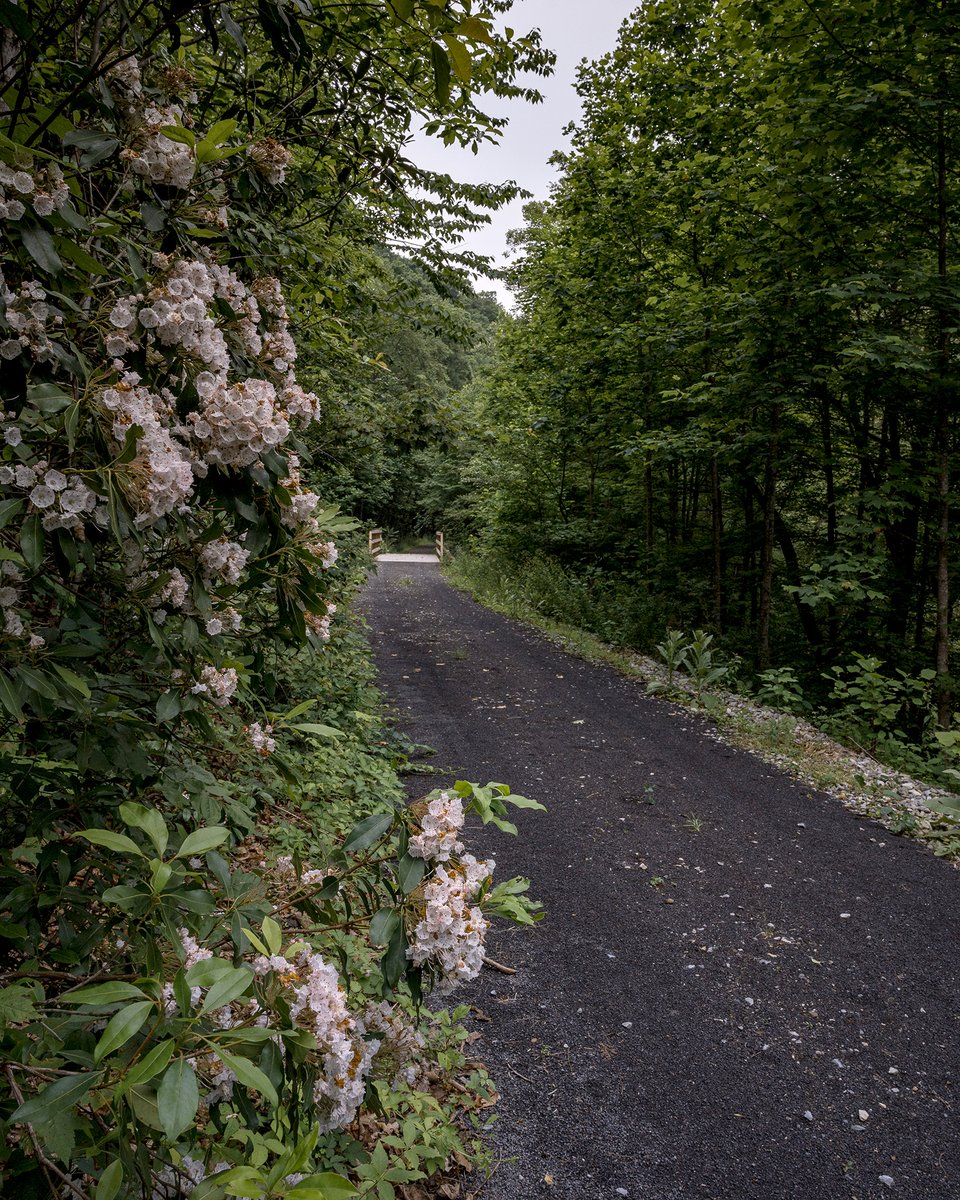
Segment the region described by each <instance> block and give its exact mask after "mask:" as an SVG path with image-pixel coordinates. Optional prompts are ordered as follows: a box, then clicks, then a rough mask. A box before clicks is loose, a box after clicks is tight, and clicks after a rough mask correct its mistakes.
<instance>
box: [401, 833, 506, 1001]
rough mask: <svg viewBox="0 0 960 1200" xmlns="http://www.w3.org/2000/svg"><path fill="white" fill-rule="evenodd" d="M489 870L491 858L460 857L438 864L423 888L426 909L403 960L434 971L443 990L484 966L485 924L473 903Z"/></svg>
mask: <svg viewBox="0 0 960 1200" xmlns="http://www.w3.org/2000/svg"><path fill="white" fill-rule="evenodd" d="M494 866H495V864H494V862H493V860H492V859H488V860H487V861H485V862H478V861H477V860H476V859H475V858H474V857H473V855H472V854H465V855H464V856H463V857H462V858H461V859H460V860H459V861H457V862H451V863H449V864H448V866H447V867H442V866H438V867H437V868H436V870H435V872H434V874H433V876H432V877H431V879H430V880H429V881H428V882H427V883H426V884H425V886H424V889H423V900H424V905H425V911H424V915H423V917H422V919H421V920H420V921H419V922H418V923H417V925H416V927H415V929H414V931H413V938H412V940H411V942H410V946H409V947H408V949H407V957H408V958H409V959H410V960H411V962H413V963H416V964H417V965H418V966H419V965H422V964H423V963H429V964H430V965H431V966H435V967H436V968H438V969H439V972H440V990H441V991H442V992H449V991H452V990H453V988H454V987H456V986H457V984H458V983H463V982H465V981H466V980H469V979H474V978H475V977H476V976H477V975H478V974H479V972H480V968H481V967H482V966H483V942H484V938H485V936H486V932H487V920H486V918H485V917H484V915H483V913H482V912H481V911H480V909H479V908H478V907H477V906H476V904H475V903H474V901H475V900H476V896H477V893H478V892H479V890H480V888H481V887H482V885H483V883H484V881H485V880H486V879H487V878H488V877H489V876H490V875H491V874H492V872H493V868H494Z"/></svg>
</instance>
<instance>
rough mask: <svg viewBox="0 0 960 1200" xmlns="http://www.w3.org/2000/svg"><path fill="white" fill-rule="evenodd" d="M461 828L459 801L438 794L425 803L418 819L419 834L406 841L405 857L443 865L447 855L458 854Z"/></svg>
mask: <svg viewBox="0 0 960 1200" xmlns="http://www.w3.org/2000/svg"><path fill="white" fill-rule="evenodd" d="M462 828H463V801H462V800H461V799H460V797H459V796H457V795H451V794H450V793H449V792H441V793H440V794H439V796H434V798H433V799H432V800H430V801H429V802H428V803H427V807H426V809H425V811H424V812H423V815H422V816H421V817H420V832H419V833H418V834H415V835H414V836H413V837H412V838H411V839H410V844H409V846H408V847H407V851H408V853H410V854H412V855H413V857H414V858H426V859H434V860H436V861H437V862H447V861H448V860H449V859H450V857H451V855H454V854H462V853H463V850H464V846H463V842H461V841H460V839H459V836H458V835H459V833H460V830H461V829H462Z"/></svg>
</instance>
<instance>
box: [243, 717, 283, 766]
mask: <svg viewBox="0 0 960 1200" xmlns="http://www.w3.org/2000/svg"><path fill="white" fill-rule="evenodd" d="M246 730H247V737H248V738H249V739H250V745H251V746H253V748H254V750H256V752H257V753H258V754H260V755H262V756H263V757H264V758H266V757H267V756H268V755H270V754H272V753H273V752H274V750H276V748H277V743H276V741H275V739H274V738H273V737H272V734H273V726H272V725H261V724H260V722H259V721H251V723H250V724H249V725H247V726H246Z"/></svg>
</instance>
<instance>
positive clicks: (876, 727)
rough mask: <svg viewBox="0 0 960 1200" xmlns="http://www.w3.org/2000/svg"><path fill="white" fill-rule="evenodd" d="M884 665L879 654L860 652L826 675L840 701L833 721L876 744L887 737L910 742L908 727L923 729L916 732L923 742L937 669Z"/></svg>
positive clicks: (868, 743)
mask: <svg viewBox="0 0 960 1200" xmlns="http://www.w3.org/2000/svg"><path fill="white" fill-rule="evenodd" d="M882 665H883V664H882V663H881V661H880V659H878V658H873V657H870V656H868V655H859V654H858V655H856V656H855V657H854V658H853V660H852V661H851V662H849V663H847V664H846V665H845V666H837V667H834V668H832V670H831V671H830V673H829V674H828V675H826V676H824V678H826V679H827V680H828V681H829V682H830V683H831V684H832V688H831V691H830V696H829V699H830V700H831V701H832V702H833V704H834V705H835V706H836V707H835V712H834V713H833V714H832V715H831V721H832V722H833V724H834V725H835V726H836V727H838V728H841V729H843V730H844V732H845V733H846V734H847V736H849V737H854V738H856V739H857V740H859V741H860V742H861V743H862V744H865V745H866V746H867V747H868V748H869V749H871V750H875V749H876V748H877V745H878V743H879V742H881V741H886V742H891V743H895V742H903V743H905V742H907V741H908V740H909V737H908V736H906V735H905V733H904V732H903V731H906V730H910V729H919V736H915V738H914V740H915V741H916V742H917V743H919V742H920V741H921V740H922V739H923V736H924V735H925V734H926V733H927V732H928V731H929V729H930V726H931V725H932V683H933V679H934V672H933V671H932V670H926V671H923V672H921V675H920V677H919V678H914V677H911V676H908V675H906V674H905V673H904V672H903V671H897V672H895V674H893V675H886V674H884V673H883V672H882V671H881V670H880V668H881V666H882Z"/></svg>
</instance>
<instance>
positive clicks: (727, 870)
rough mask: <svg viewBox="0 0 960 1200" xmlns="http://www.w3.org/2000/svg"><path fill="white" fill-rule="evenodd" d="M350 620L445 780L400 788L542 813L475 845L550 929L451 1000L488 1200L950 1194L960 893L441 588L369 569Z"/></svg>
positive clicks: (878, 839) (957, 1173)
mask: <svg viewBox="0 0 960 1200" xmlns="http://www.w3.org/2000/svg"><path fill="white" fill-rule="evenodd" d="M363 605H364V608H365V609H366V612H367V615H368V619H369V621H370V624H371V627H372V632H373V638H374V646H375V652H376V657H377V661H378V664H379V668H380V671H381V685H382V687H383V688H384V690H385V691H386V693H387V696H388V698H389V700H390V702H391V703H392V704H393V705H394V706H395V707H396V709H397V710H398V715H399V720H400V724H401V726H402V728H403V729H404V731H405V732H406V733H407V735H408V736H409V737H410V738H411V739H412V740H414V741H415V742H418V743H424V744H426V745H429V746H431V747H433V748H434V749H435V750H436V752H437V754H436V757H435V758H432V759H429V760H427V761H429V762H431V763H433V764H434V765H436V766H438V767H440V768H442V770H443V772H444V774H443V776H435V777H429V776H428V777H413V779H412V780H411V790H412V791H413V792H414V793H421V792H424V791H426V790H428V789H429V788H431V787H434V786H440V785H442V784H443V783H445V782H449V781H450V780H451V779H453V778H467V779H472V780H476V781H478V782H486V781H487V780H488V779H496V780H502V781H504V782H507V783H509V784H510V786H511V787H512V788H513V790H514V791H517V792H520V793H522V794H525V795H528V796H532V797H535V798H536V799H539V800H541V801H543V802H544V803H545V804H547V805H548V808H549V811H548V812H547V813H546V814H544V813H521V814H520V815H519V821H518V823H519V824H520V826H521V836H520V838H518V839H512V838H506V837H503V836H502V835H499V834H496V833H495V832H492V833H488V832H487V831H483V832H480V831H476V832H474V833H473V834H472V835H471V838H470V843H471V849H472V850H473V851H474V852H475V853H478V854H480V853H490V854H493V856H494V857H495V858H496V859H497V863H498V869H497V876H498V878H501V879H503V878H507V877H508V876H509V875H513V874H523V875H529V876H530V877H531V878H532V879H533V883H534V886H533V893H534V894H535V895H537V896H538V897H540V898H541V899H542V900H544V901H545V903H546V905H547V912H548V916H547V919H546V920H545V921H544V922H542V923H541V924H540V925H539V926H537V928H536V929H534V930H532V931H531V930H514V929H505V930H497V931H496V932H495V933H493V934H492V935H491V940H490V954H491V956H492V957H493V958H495V959H497V960H499V961H501V962H504V963H509V964H510V965H512V966H514V967H516V968H517V974H516V975H513V976H506V975H503V974H500V973H497V972H494V971H491V970H485V971H484V972H483V974H482V976H481V977H480V979H478V980H477V981H476V983H475V984H474V985H472V987H471V989H470V990H469V992H468V993H467V994H466V996H465V998H466V999H467V1000H469V1001H471V1002H472V1003H474V1004H475V1005H476V1006H477V1008H478V1009H480V1010H481V1011H482V1013H483V1014H485V1015H487V1016H489V1018H490V1021H489V1023H483V1024H480V1025H478V1028H480V1029H482V1031H483V1041H482V1042H481V1043H480V1053H481V1056H482V1057H483V1058H484V1059H485V1060H486V1061H487V1062H488V1064H489V1066H490V1069H491V1072H492V1074H493V1075H494V1078H495V1079H496V1080H497V1083H498V1086H499V1088H500V1092H501V1097H502V1098H501V1102H500V1104H499V1105H498V1108H497V1111H498V1112H499V1121H498V1123H497V1124H496V1126H495V1127H494V1131H495V1136H496V1145H497V1151H498V1154H499V1156H501V1158H502V1159H503V1161H502V1163H501V1165H500V1166H499V1167H498V1169H497V1170H496V1172H495V1173H494V1175H493V1178H492V1180H491V1181H490V1183H489V1184H488V1185H487V1187H486V1189H485V1190H484V1191H483V1196H484V1197H485V1198H486V1200H526V1198H527V1197H546V1196H552V1197H556V1198H558V1200H574V1198H576V1200H601V1198H602V1200H607V1198H611V1200H615V1198H616V1197H622V1196H627V1197H633V1198H635V1200H681V1198H682V1200H687V1198H690V1200H693V1198H706V1200H721V1198H723V1200H874V1198H877V1200H879V1198H881V1197H896V1196H899V1197H902V1198H904V1200H957V1198H958V1197H960V1134H958V1114H957V1099H958V1097H957V1088H958V1078H960V1038H958V1032H960V1031H958V1023H960V1005H958V995H960V993H958V976H960V970H958V967H960V961H958V960H960V955H958V937H957V934H958V921H960V872H958V871H956V870H954V869H952V868H951V867H949V866H947V865H946V864H944V863H942V862H940V861H939V860H937V859H935V858H934V857H933V856H932V855H930V854H929V853H928V852H926V851H924V850H923V849H921V848H920V847H919V846H917V845H915V844H913V843H911V842H909V841H906V840H904V839H899V838H895V837H892V836H891V835H889V834H887V833H886V832H885V831H884V830H882V829H880V828H879V827H875V826H873V825H872V824H871V823H869V822H867V821H864V820H863V819H860V818H857V817H855V816H853V815H851V814H850V813H848V812H847V811H846V810H844V809H843V808H842V807H841V806H840V805H839V803H838V802H837V801H835V800H833V799H831V798H829V797H826V796H823V795H821V794H819V793H816V792H811V790H810V789H809V788H807V787H805V786H803V785H800V784H797V783H794V782H793V781H791V780H789V779H788V778H786V777H785V776H783V775H781V774H779V773H778V772H777V771H775V770H774V769H773V768H772V767H769V766H767V765H766V764H764V763H762V762H760V761H759V760H757V759H755V758H753V757H752V756H751V755H749V754H747V753H745V752H742V751H738V750H734V749H731V748H730V747H727V746H723V745H721V744H719V743H718V742H716V741H715V740H713V739H712V738H711V737H710V736H709V731H708V728H707V726H706V725H703V724H701V723H700V722H698V721H696V720H694V719H693V718H691V717H690V716H689V715H688V714H686V713H685V712H683V711H682V710H680V709H677V708H675V707H674V706H672V705H670V704H668V703H666V702H664V701H658V700H653V699H650V698H648V697H647V696H646V695H645V693H644V691H643V688H642V686H639V685H637V684H636V683H633V682H631V681H629V680H626V679H623V678H622V677H620V676H619V675H617V674H616V673H615V672H614V671H613V670H611V669H609V668H607V667H603V666H593V665H590V664H588V663H585V662H582V661H580V660H578V659H575V658H572V657H570V656H569V655H567V654H565V653H564V652H562V651H561V650H559V649H558V648H557V647H555V646H554V645H552V644H551V643H550V642H549V641H547V640H546V639H544V638H543V637H541V636H540V635H539V634H537V633H535V632H533V631H531V630H529V629H526V628H525V627H523V626H521V625H519V624H518V623H516V622H513V621H510V620H508V619H506V618H504V617H501V616H498V615H496V614H494V613H491V612H489V611H487V610H486V609H484V608H482V607H480V606H479V605H478V604H476V603H475V602H474V601H472V600H470V599H469V598H467V597H465V596H463V595H461V594H460V593H458V592H456V591H455V590H453V589H452V588H451V587H449V585H447V584H446V583H445V582H444V581H443V579H442V578H441V577H440V575H439V572H438V571H437V568H436V567H435V566H432V565H430V564H427V563H413V564H410V563H403V562H400V563H389V564H386V563H385V564H383V565H381V567H380V569H379V572H378V574H377V575H376V576H375V577H374V578H373V579H372V580H371V582H370V585H369V587H368V589H367V590H366V592H365V594H364V601H363ZM460 998H461V995H460V993H457V994H455V996H454V999H457V1000H459V999H460ZM881 1177H884V1179H883V1180H881ZM887 1180H889V1181H892V1186H891V1185H890V1184H889V1183H888V1182H886V1181H887Z"/></svg>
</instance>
